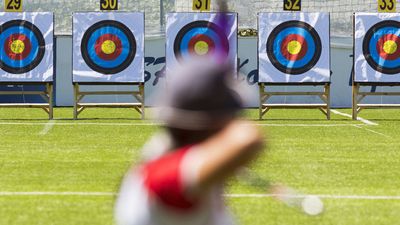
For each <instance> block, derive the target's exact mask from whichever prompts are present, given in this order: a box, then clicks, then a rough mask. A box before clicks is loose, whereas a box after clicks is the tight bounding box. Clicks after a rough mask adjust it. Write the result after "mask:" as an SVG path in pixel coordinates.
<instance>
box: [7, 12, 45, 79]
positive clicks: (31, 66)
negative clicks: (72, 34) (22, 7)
mask: <svg viewBox="0 0 400 225" xmlns="http://www.w3.org/2000/svg"><path fill="white" fill-rule="evenodd" d="M0 18H1V19H0V20H1V21H2V23H1V25H0V46H1V47H2V48H1V50H0V69H1V72H0V81H9V82H11V81H12V82H25V81H29V82H43V81H52V76H53V53H52V52H53V14H52V13H2V15H1V16H0Z"/></svg>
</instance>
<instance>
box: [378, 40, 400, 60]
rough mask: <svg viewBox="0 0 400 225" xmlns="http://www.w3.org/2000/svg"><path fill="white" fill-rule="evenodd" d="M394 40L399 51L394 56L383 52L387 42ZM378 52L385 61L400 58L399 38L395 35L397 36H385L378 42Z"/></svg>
mask: <svg viewBox="0 0 400 225" xmlns="http://www.w3.org/2000/svg"><path fill="white" fill-rule="evenodd" d="M389 40H392V41H394V42H396V44H397V49H396V51H395V52H394V53H393V54H387V53H386V52H385V51H384V50H383V46H384V44H385V42H386V41H389ZM376 50H377V51H378V53H379V56H380V57H382V58H383V59H385V60H396V59H398V58H399V57H400V38H399V36H397V35H395V34H386V35H383V36H382V37H381V38H380V39H379V40H378V42H377V43H376Z"/></svg>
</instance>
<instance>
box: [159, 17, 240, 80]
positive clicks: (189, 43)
mask: <svg viewBox="0 0 400 225" xmlns="http://www.w3.org/2000/svg"><path fill="white" fill-rule="evenodd" d="M166 32H167V34H166V64H167V74H169V73H170V71H171V70H173V69H174V68H176V67H177V66H179V65H180V64H182V63H185V62H188V61H189V60H191V59H193V58H198V57H199V58H201V57H207V58H211V59H214V60H216V61H218V62H221V63H226V62H228V63H230V64H231V65H233V66H234V68H235V69H236V68H237V14H236V13H224V14H218V13H169V14H168V15H167V31H166Z"/></svg>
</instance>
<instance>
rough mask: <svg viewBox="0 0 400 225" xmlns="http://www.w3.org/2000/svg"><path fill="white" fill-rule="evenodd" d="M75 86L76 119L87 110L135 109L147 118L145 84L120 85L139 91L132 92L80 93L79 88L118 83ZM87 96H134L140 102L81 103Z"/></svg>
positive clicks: (79, 84) (78, 84)
mask: <svg viewBox="0 0 400 225" xmlns="http://www.w3.org/2000/svg"><path fill="white" fill-rule="evenodd" d="M73 85H74V119H75V120H76V119H78V116H79V114H80V113H81V112H82V111H83V110H85V109H86V108H133V109H135V110H136V111H137V112H138V113H140V114H141V118H142V119H144V118H145V105H144V83H129V84H125V83H124V84H119V85H130V86H135V87H136V86H137V87H138V90H132V91H90V92H89V91H80V89H79V86H83V85H117V84H116V83H73ZM87 95H132V96H133V97H135V99H136V100H137V101H138V102H136V103H81V101H82V99H83V98H84V97H85V96H87Z"/></svg>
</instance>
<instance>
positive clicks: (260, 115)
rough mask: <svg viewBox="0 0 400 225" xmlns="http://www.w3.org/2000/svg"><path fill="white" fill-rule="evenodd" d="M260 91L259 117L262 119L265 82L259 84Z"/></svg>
mask: <svg viewBox="0 0 400 225" xmlns="http://www.w3.org/2000/svg"><path fill="white" fill-rule="evenodd" d="M259 93H260V106H259V107H258V119H259V120H262V117H263V104H264V102H263V99H264V84H259Z"/></svg>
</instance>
